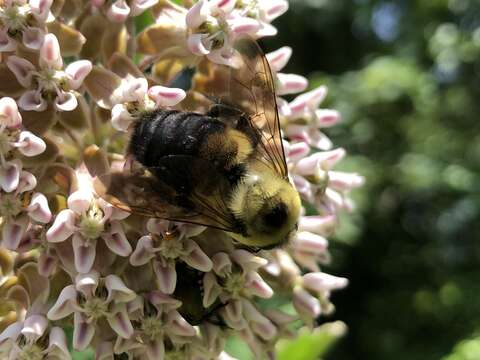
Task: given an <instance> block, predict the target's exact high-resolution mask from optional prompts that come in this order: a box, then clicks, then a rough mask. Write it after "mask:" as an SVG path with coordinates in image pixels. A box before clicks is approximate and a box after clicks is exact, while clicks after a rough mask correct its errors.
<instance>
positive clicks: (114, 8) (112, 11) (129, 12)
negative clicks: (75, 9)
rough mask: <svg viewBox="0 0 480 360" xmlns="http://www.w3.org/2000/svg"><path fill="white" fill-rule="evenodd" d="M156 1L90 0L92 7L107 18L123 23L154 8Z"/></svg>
mask: <svg viewBox="0 0 480 360" xmlns="http://www.w3.org/2000/svg"><path fill="white" fill-rule="evenodd" d="M157 2H158V0H115V1H106V0H91V3H92V6H94V7H95V8H98V9H102V10H103V11H105V13H106V15H107V18H108V19H109V20H110V21H113V22H116V23H123V22H124V21H125V20H126V19H127V18H128V17H129V16H137V15H140V14H141V13H143V12H144V11H145V10H147V9H149V8H151V7H152V6H154V5H155V4H156V3H157Z"/></svg>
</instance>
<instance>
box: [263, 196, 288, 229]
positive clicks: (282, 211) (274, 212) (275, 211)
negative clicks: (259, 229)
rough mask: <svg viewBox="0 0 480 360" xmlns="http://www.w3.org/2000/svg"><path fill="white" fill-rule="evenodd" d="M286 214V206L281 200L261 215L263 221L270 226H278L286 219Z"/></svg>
mask: <svg viewBox="0 0 480 360" xmlns="http://www.w3.org/2000/svg"><path fill="white" fill-rule="evenodd" d="M287 216H288V209H287V206H286V205H285V204H284V203H283V202H282V203H279V204H277V205H275V206H274V207H273V208H271V209H270V211H268V212H267V213H266V214H265V215H264V216H263V222H264V223H265V225H267V226H268V227H271V228H275V227H280V226H282V225H283V224H285V222H286V221H287Z"/></svg>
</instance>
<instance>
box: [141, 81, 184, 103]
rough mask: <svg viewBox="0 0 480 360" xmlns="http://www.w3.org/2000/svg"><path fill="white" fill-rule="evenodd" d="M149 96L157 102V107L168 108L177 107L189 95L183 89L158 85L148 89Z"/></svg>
mask: <svg viewBox="0 0 480 360" xmlns="http://www.w3.org/2000/svg"><path fill="white" fill-rule="evenodd" d="M148 96H149V97H150V98H151V99H153V100H154V101H155V104H156V106H157V107H166V106H173V105H177V104H178V103H179V102H180V101H182V100H183V99H185V96H187V94H186V93H185V91H184V90H182V89H177V88H169V87H165V86H160V85H157V86H152V87H151V88H150V89H148Z"/></svg>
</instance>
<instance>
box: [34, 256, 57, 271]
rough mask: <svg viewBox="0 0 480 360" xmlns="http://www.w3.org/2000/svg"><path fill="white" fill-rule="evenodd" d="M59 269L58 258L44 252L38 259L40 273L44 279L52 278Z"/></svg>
mask: <svg viewBox="0 0 480 360" xmlns="http://www.w3.org/2000/svg"><path fill="white" fill-rule="evenodd" d="M56 268H57V258H56V257H54V256H52V255H50V254H47V253H45V252H42V253H41V254H40V256H39V257H38V273H39V274H40V275H42V276H44V277H50V276H51V275H52V274H53V272H54V271H55V269H56Z"/></svg>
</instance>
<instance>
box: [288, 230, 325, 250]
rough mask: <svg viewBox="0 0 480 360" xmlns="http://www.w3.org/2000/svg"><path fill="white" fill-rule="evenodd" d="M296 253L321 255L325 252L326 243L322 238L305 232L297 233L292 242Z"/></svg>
mask: <svg viewBox="0 0 480 360" xmlns="http://www.w3.org/2000/svg"><path fill="white" fill-rule="evenodd" d="M292 245H293V247H294V248H295V250H296V251H301V252H309V253H313V254H322V253H324V252H325V251H326V250H327V247H328V241H327V239H325V238H324V237H323V236H320V235H317V234H313V233H311V232H307V231H299V232H297V233H296V235H295V238H294V239H293V240H292Z"/></svg>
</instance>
